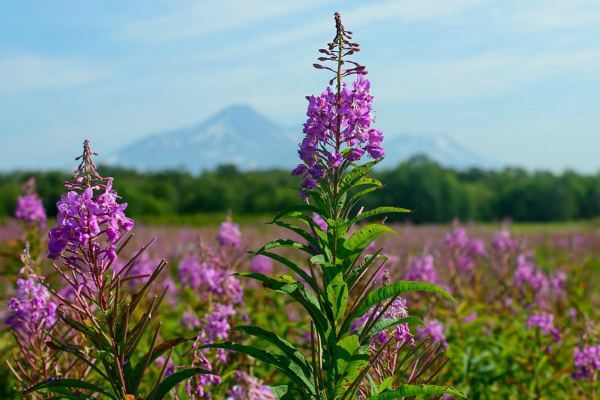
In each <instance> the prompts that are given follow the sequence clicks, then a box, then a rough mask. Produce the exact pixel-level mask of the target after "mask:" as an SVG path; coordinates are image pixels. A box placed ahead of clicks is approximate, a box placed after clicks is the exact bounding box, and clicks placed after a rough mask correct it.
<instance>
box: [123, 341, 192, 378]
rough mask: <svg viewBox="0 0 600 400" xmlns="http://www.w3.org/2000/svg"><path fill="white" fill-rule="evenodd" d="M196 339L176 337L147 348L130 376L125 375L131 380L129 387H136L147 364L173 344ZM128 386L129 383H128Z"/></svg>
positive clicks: (173, 345) (176, 344)
mask: <svg viewBox="0 0 600 400" xmlns="http://www.w3.org/2000/svg"><path fill="white" fill-rule="evenodd" d="M194 340H196V338H195V337H191V338H176V339H171V340H167V341H166V342H162V343H160V344H157V345H156V346H154V347H153V348H152V349H151V350H149V351H148V352H147V353H146V354H145V355H144V357H142V359H141V360H140V361H139V362H138V363H137V365H136V366H135V368H134V369H133V371H132V373H131V376H126V377H125V378H126V380H127V381H128V382H131V387H133V388H137V387H139V385H140V382H141V381H142V378H143V377H144V371H145V369H146V368H147V367H148V365H150V364H152V362H154V361H155V360H156V359H157V358H158V357H160V356H161V355H163V354H165V353H166V352H167V351H169V350H170V349H172V348H173V347H175V346H178V345H180V344H182V343H185V342H191V341H194ZM128 386H129V385H128Z"/></svg>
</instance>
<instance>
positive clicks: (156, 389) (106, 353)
mask: <svg viewBox="0 0 600 400" xmlns="http://www.w3.org/2000/svg"><path fill="white" fill-rule="evenodd" d="M359 51H360V45H359V44H358V43H354V42H353V39H352V33H351V32H349V31H348V30H346V28H345V27H344V25H343V24H342V20H341V17H340V15H339V14H337V13H336V15H335V36H334V38H333V40H332V41H331V42H329V43H327V45H326V46H325V47H324V48H322V49H320V50H319V58H318V61H319V63H318V64H314V67H315V68H316V69H317V70H321V71H322V72H325V73H327V74H328V77H329V79H328V85H327V86H326V89H325V90H324V91H323V92H322V93H321V94H320V95H316V96H308V97H307V100H308V109H307V121H306V123H305V125H304V129H303V137H302V138H301V139H300V140H299V142H300V143H299V150H298V155H299V162H300V163H299V165H298V166H297V167H296V168H294V170H293V171H292V174H293V175H295V176H299V177H301V184H300V187H299V198H298V204H297V205H296V206H295V207H292V208H290V209H287V210H281V212H280V213H278V214H276V215H273V216H272V217H271V218H269V220H265V221H256V222H254V223H247V224H244V225H242V226H240V225H239V224H238V223H236V221H237V219H236V217H237V216H236V215H231V214H229V215H228V216H227V217H225V218H224V220H223V221H222V222H221V223H220V224H219V225H218V226H212V227H211V226H204V227H194V228H192V227H181V226H180V227H175V226H169V225H168V224H165V225H144V224H140V223H137V222H136V221H135V220H134V219H133V218H131V217H130V216H128V211H127V206H128V204H127V199H126V198H122V197H121V196H119V194H118V193H117V191H116V190H115V189H114V187H113V179H112V178H110V177H106V176H103V175H102V173H101V170H100V169H98V168H96V162H97V160H98V157H99V156H98V155H97V154H96V153H94V152H93V150H92V149H91V145H90V142H89V141H88V140H85V141H84V143H83V151H82V153H81V155H80V156H78V157H77V159H76V160H77V162H78V165H77V169H76V171H75V174H74V175H73V177H72V179H70V180H69V181H67V182H65V183H64V190H63V193H62V195H61V197H60V200H59V201H58V203H57V207H56V208H57V215H56V218H50V219H49V218H48V217H47V215H46V210H45V208H44V204H43V202H42V200H41V199H40V197H39V196H38V194H37V192H36V188H35V182H34V181H33V180H30V181H28V182H26V183H25V184H24V185H23V189H22V194H21V196H19V198H18V199H16V210H15V213H14V218H13V219H10V220H8V221H7V222H6V223H5V224H4V225H3V226H1V227H0V255H1V258H0V284H1V287H2V291H1V292H0V309H1V313H2V318H1V321H2V323H1V325H0V326H1V330H0V354H1V356H2V360H3V363H2V365H1V366H0V380H1V382H2V384H1V385H0V397H1V398H3V399H4V398H6V399H10V398H34V399H58V398H64V399H115V400H131V399H147V400H159V399H232V400H270V399H310V400H349V399H371V400H377V399H380V400H385V399H412V398H438V399H439V398H444V399H454V398H473V399H594V398H596V395H597V392H598V385H599V383H598V382H599V381H598V372H599V370H600V340H599V338H600V324H599V320H600V319H599V318H600V291H599V290H598V288H599V287H600V286H599V285H600V230H599V229H598V228H597V227H594V226H593V225H592V224H591V223H590V224H589V225H586V224H579V225H575V226H573V227H564V229H554V228H553V227H540V228H536V229H532V228H528V227H526V226H521V225H515V226H511V224H510V223H509V222H506V223H504V224H497V225H476V224H467V225H461V224H460V222H458V221H457V222H455V223H454V224H452V225H431V226H428V225H421V226H414V225H410V224H389V223H386V222H387V216H388V215H390V214H397V215H405V214H409V213H411V212H413V211H411V210H408V209H405V208H401V206H402V205H401V204H399V205H396V204H394V205H392V206H385V205H376V206H375V207H374V208H370V209H369V208H365V204H368V203H366V202H364V200H363V198H365V197H368V195H369V194H370V193H372V192H374V191H378V190H380V189H382V188H383V186H384V184H385V182H381V181H379V180H378V179H375V178H372V177H371V176H372V174H371V172H372V168H373V167H374V166H375V165H376V164H377V163H378V162H380V161H381V160H382V159H383V158H384V156H385V151H384V147H385V145H384V135H383V132H382V131H381V130H379V129H378V128H376V127H375V126H374V114H373V107H374V97H373V96H372V95H371V93H370V88H371V83H370V81H369V80H367V79H366V75H367V69H366V68H365V67H364V66H363V65H361V64H359V63H358V62H356V61H354V60H353V56H354V55H355V54H356V53H358V52H359Z"/></svg>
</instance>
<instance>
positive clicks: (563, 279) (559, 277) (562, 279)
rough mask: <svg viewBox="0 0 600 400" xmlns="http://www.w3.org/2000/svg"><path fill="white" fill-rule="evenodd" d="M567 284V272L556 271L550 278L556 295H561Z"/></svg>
mask: <svg viewBox="0 0 600 400" xmlns="http://www.w3.org/2000/svg"><path fill="white" fill-rule="evenodd" d="M566 284H567V274H565V273H564V272H563V271H556V272H555V273H554V274H553V275H552V277H551V278H550V286H551V287H552V291H553V292H554V294H555V295H557V296H560V295H562V294H563V293H564V291H565V286H566Z"/></svg>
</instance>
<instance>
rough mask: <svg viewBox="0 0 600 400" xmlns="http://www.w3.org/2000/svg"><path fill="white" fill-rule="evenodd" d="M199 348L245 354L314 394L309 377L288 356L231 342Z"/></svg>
mask: <svg viewBox="0 0 600 400" xmlns="http://www.w3.org/2000/svg"><path fill="white" fill-rule="evenodd" d="M199 349H226V350H233V351H235V352H238V353H242V354H246V355H248V356H250V357H253V358H255V359H257V360H259V361H262V362H264V363H267V364H269V365H271V366H273V367H275V368H276V369H278V370H279V371H281V372H282V373H283V374H285V375H286V376H287V377H288V378H290V379H291V380H292V381H293V382H294V383H295V384H296V385H298V386H299V387H301V388H303V389H304V391H305V392H307V393H309V394H312V395H314V394H315V387H314V385H313V383H312V381H311V380H310V377H307V376H306V375H305V374H304V372H302V369H300V368H299V367H298V366H297V365H296V364H295V363H293V362H292V361H291V360H290V359H289V358H287V357H285V356H283V355H281V354H275V353H272V352H270V351H267V350H263V349H259V348H256V347H253V346H246V345H243V344H239V343H233V342H224V343H213V344H207V345H204V346H201V347H199Z"/></svg>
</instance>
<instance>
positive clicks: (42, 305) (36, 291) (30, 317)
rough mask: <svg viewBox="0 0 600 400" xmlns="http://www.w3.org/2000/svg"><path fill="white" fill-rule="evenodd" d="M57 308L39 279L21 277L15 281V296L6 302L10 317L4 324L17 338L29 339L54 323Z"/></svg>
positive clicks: (31, 276)
mask: <svg viewBox="0 0 600 400" xmlns="http://www.w3.org/2000/svg"><path fill="white" fill-rule="evenodd" d="M57 308H58V306H57V304H56V303H55V302H54V301H53V299H52V298H51V296H50V292H49V291H48V289H46V287H45V286H44V285H43V284H42V278H41V277H39V276H37V275H33V274H31V275H29V276H28V277H21V278H19V279H17V292H16V294H15V296H14V297H12V298H11V299H10V300H9V301H8V309H9V312H10V315H9V317H8V318H7V319H6V324H7V325H8V326H9V327H10V329H11V330H13V331H14V332H15V333H17V334H18V335H19V336H22V337H24V338H31V337H32V336H34V335H37V334H42V330H44V329H50V328H51V327H52V326H53V325H54V324H55V323H56V318H57Z"/></svg>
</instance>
